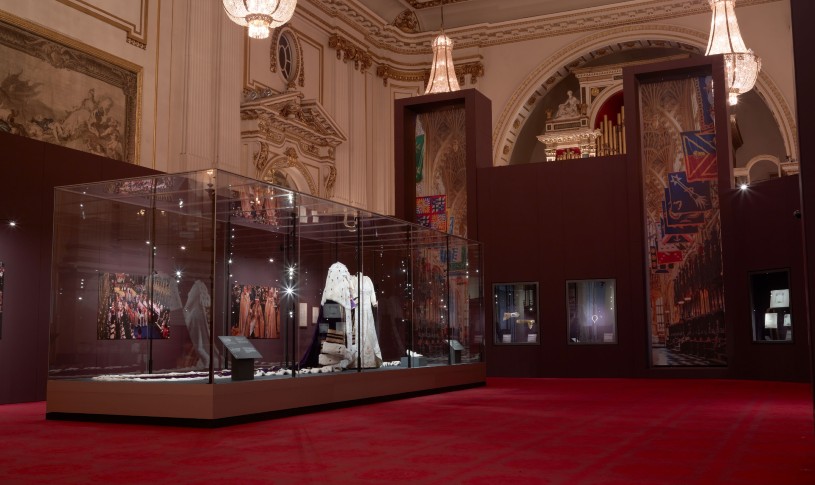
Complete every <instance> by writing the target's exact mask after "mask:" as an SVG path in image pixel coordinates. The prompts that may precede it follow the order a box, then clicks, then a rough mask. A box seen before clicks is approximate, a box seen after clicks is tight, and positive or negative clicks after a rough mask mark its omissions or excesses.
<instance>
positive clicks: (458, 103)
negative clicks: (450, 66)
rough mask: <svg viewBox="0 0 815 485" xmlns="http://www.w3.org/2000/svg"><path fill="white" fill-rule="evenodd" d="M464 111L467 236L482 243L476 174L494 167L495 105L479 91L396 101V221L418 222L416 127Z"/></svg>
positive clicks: (472, 90) (465, 91) (462, 91)
mask: <svg viewBox="0 0 815 485" xmlns="http://www.w3.org/2000/svg"><path fill="white" fill-rule="evenodd" d="M450 108H463V110H464V125H465V126H464V138H465V140H466V141H465V146H464V147H463V148H464V150H465V152H466V153H465V157H464V161H465V170H466V174H465V177H466V191H467V196H466V198H467V233H466V237H467V238H469V239H478V234H479V233H478V217H477V214H476V207H477V192H478V189H477V177H476V170H477V169H478V168H481V167H489V166H491V165H492V104H491V102H490V100H489V99H488V98H487V97H486V96H484V95H483V94H481V93H479V92H478V91H476V90H475V89H463V90H461V91H455V92H452V93H440V94H428V95H425V96H415V97H412V98H404V99H399V100H396V103H395V107H394V131H395V137H394V146H395V147H396V148H395V151H396V160H395V170H394V172H395V174H396V187H395V195H396V205H395V207H396V211H395V215H396V217H398V218H400V219H404V220H407V221H410V222H417V217H416V196H417V194H416V127H417V119H418V118H419V116H420V115H423V114H427V113H433V112H440V111H443V110H449V109H450Z"/></svg>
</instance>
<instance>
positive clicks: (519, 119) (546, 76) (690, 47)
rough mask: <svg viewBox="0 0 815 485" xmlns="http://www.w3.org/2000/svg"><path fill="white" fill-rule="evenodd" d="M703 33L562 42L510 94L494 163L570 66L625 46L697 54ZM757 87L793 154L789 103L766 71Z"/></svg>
mask: <svg viewBox="0 0 815 485" xmlns="http://www.w3.org/2000/svg"><path fill="white" fill-rule="evenodd" d="M707 38H708V35H707V33H703V32H699V31H697V30H693V29H688V28H685V27H679V26H674V25H653V24H651V25H628V26H621V27H617V28H614V29H607V30H602V31H597V32H594V33H593V34H592V35H588V36H586V37H584V38H582V39H579V40H578V41H576V42H573V43H571V44H569V45H566V46H564V47H563V48H561V49H560V50H558V51H557V52H556V53H554V54H553V55H551V56H549V58H548V60H547V61H546V62H544V63H542V64H540V65H539V66H538V67H536V68H535V69H533V70H532V72H530V74H529V75H527V77H526V78H525V79H524V80H523V81H522V82H521V83H520V84H519V85H518V87H517V88H516V90H515V91H514V92H513V94H512V96H510V98H509V100H508V101H507V103H506V105H505V107H504V109H503V111H502V112H501V115H500V116H499V117H498V120H497V122H496V124H495V130H494V131H493V139H492V140H493V147H494V152H493V164H494V165H507V164H509V160H510V158H511V154H512V149H513V148H514V144H515V140H516V137H517V136H518V134H519V133H520V132H521V129H522V128H523V125H524V123H525V122H526V121H527V119H528V118H529V115H530V114H531V113H532V111H533V110H534V108H535V106H536V104H537V103H538V102H539V101H540V100H541V99H542V98H543V96H544V95H545V94H546V93H547V92H548V90H549V89H550V88H552V87H553V86H554V85H555V84H557V83H558V82H560V80H562V79H563V78H564V77H565V76H566V75H568V73H569V71H570V70H574V69H576V68H580V67H581V66H582V65H584V64H585V63H587V62H588V61H590V60H593V59H596V58H599V57H603V56H605V55H607V54H610V53H612V52H616V51H619V50H624V49H633V48H644V47H671V48H675V49H680V50H684V51H687V52H692V53H696V54H701V53H703V52H704V49H705V47H706V45H707ZM632 39H650V40H632ZM756 86H757V88H756V89H757V91H758V93H759V94H760V95H762V97H763V98H764V99H765V101H766V103H767V106H768V108H769V109H770V110H771V111H772V113H773V116H775V118H776V121H777V122H778V126H779V129H780V131H781V135H782V137H783V138H784V140H785V144H786V145H787V150H788V153H790V155H791V156H794V157H797V153H798V148H797V147H798V138H797V128H796V122H795V116H794V115H793V113H792V110H791V109H790V107H789V104H788V103H787V101H786V100H785V99H784V97H783V95H782V94H781V92H780V91H779V90H778V88H777V86H776V85H775V84H774V83H773V81H772V80H771V79H770V78H769V76H767V75H766V74H765V73H763V72H761V73H759V79H758V82H757V84H756Z"/></svg>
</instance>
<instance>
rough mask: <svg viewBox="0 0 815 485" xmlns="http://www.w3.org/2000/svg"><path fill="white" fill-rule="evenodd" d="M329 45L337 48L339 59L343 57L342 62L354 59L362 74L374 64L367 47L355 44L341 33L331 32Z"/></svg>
mask: <svg viewBox="0 0 815 485" xmlns="http://www.w3.org/2000/svg"><path fill="white" fill-rule="evenodd" d="M328 47H331V48H332V49H336V50H337V59H342V62H348V61H354V69H356V70H358V71H359V72H361V73H362V74H365V72H366V71H367V70H368V68H370V67H371V64H373V61H372V60H371V54H370V53H369V52H368V50H367V49H364V48H362V47H359V46H357V45H355V44H354V43H352V42H351V41H349V40H348V39H346V38H345V37H343V36H341V35H339V34H331V36H330V37H329V38H328Z"/></svg>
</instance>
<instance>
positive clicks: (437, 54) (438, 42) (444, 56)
mask: <svg viewBox="0 0 815 485" xmlns="http://www.w3.org/2000/svg"><path fill="white" fill-rule="evenodd" d="M444 4H445V1H444V0H443V1H442V3H441V32H439V35H438V36H436V38H435V39H433V44H432V46H433V64H432V65H431V67H430V80H429V81H428V82H427V88H426V89H425V91H424V93H425V94H430V93H449V92H450V91H458V90H459V89H461V87H459V85H458V78H457V77H456V67H455V66H454V65H453V41H452V39H450V37H447V35H445V34H444Z"/></svg>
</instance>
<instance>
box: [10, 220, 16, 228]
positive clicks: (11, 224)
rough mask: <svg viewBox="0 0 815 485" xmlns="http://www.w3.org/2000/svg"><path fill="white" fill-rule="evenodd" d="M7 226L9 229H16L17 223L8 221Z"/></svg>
mask: <svg viewBox="0 0 815 485" xmlns="http://www.w3.org/2000/svg"><path fill="white" fill-rule="evenodd" d="M8 225H9V226H11V227H17V221H8Z"/></svg>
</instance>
